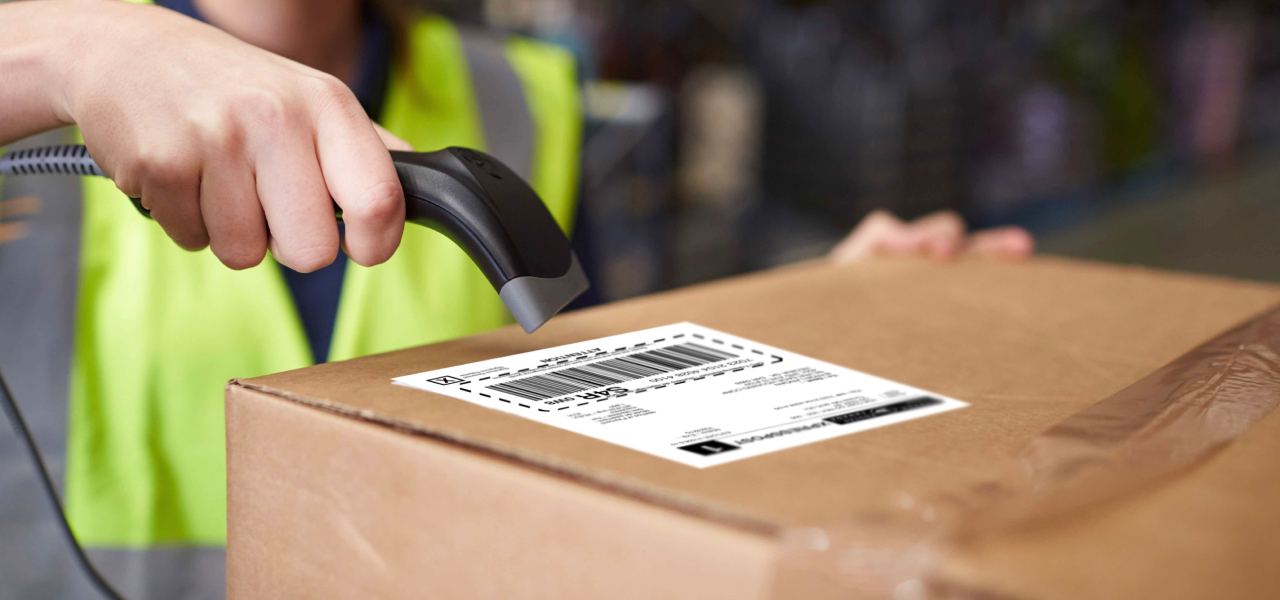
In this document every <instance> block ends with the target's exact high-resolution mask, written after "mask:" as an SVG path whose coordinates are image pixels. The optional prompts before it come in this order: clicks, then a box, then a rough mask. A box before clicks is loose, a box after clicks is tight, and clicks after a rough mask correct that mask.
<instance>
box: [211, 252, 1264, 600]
mask: <svg viewBox="0 0 1280 600" xmlns="http://www.w3.org/2000/svg"><path fill="white" fill-rule="evenodd" d="M1277 301H1280V288H1277V287H1275V286H1266V285H1261V284H1254V283H1245V282H1238V281H1230V280H1224V279H1216V278H1209V277H1202V276H1190V275H1182V274H1172V273H1164V272H1154V271H1148V270H1143V269H1137V268H1128V267H1116V266H1103V265H1098V264H1088V263H1079V262H1070V261H1065V260H1057V259H1045V258H1042V259H1036V260H1032V261H1029V262H1025V263H999V262H980V261H964V262H960V263H957V264H946V265H939V264H931V263H928V262H923V261H892V260H885V261H875V262H870V263H865V264H858V265H854V266H849V267H833V266H828V265H825V264H808V265H801V266H796V267H790V268H784V269H779V270H774V271H770V272H766V273H761V274H756V275H752V276H748V277H743V278H738V279H733V280H728V281H723V282H718V283H713V284H710V285H703V286H698V287H694V288H689V289H684V290H678V291H675V292H670V293H665V294H659V295H655V296H650V297H645V298H639V299H635V300H630V301H626V302H620V303H616V304H612V305H608V306H604V307H600V308H596V309H592V310H587V311H580V312H576V313H571V314H567V315H564V316H562V317H558V318H556V319H554V320H552V321H551V323H549V324H548V325H547V326H546V327H544V329H543V330H541V331H539V332H537V333H536V334H534V335H530V336H526V335H525V334H523V333H521V332H520V331H519V330H518V329H516V328H506V329H503V330H500V331H496V332H492V333H489V334H485V335H480V336H476V337H472V338H467V339H462V340H457V341H453V342H448V343H442V344H436V345H432V346H425V347H421V348H413V349H409V350H404V351H401V352H395V353H390V354H385V355H379V356H373V357H368V358H364V359H359V360H354V361H348V362H342V363H334V364H328V365H321V366H317V367H312V368H308V369H302V370H298V371H292V372H287V373H281V374H276V375H271V376H266V377H259V378H255V379H248V380H241V381H235V382H233V383H232V384H231V385H230V386H229V388H228V392H227V437H228V477H229V481H228V494H229V500H228V503H229V515H228V517H229V539H228V584H229V592H230V595H231V596H233V597H240V598H258V597H376V598H393V597H403V598H419V597H439V598H457V597H487V598H510V597H536V598H569V597H575V598H576V597H583V598H591V597H606V596H607V597H623V598H676V597H679V598H712V597H715V598H775V597H788V596H792V595H798V594H800V592H797V591H795V590H800V589H807V588H805V587H804V586H803V585H801V586H799V587H796V586H795V582H794V578H795V577H797V573H799V574H800V575H799V576H800V577H804V576H805V575H804V573H805V571H804V569H803V568H801V569H799V570H797V569H796V566H797V565H796V564H795V561H796V560H797V557H799V558H800V559H801V560H803V556H804V555H803V553H796V552H795V544H794V540H795V539H796V534H797V532H800V533H805V532H808V533H810V534H812V533H813V532H818V533H819V534H821V533H822V532H823V528H824V526H825V524H835V523H842V522H845V521H846V520H847V517H848V516H849V515H853V514H862V513H874V512H875V511H880V510H885V509H894V507H900V506H901V505H902V504H903V503H904V502H909V501H911V500H912V499H918V498H930V497H937V496H938V495H939V494H945V493H946V492H947V490H959V489H966V488H971V487H973V486H974V485H975V484H980V483H981V482H983V481H985V480H988V479H990V478H993V477H998V476H999V473H1001V472H1002V469H1004V468H1005V467H1006V466H1007V465H1008V464H1009V463H1010V461H1012V460H1014V459H1016V457H1017V456H1018V455H1019V452H1020V450H1021V449H1022V448H1023V447H1025V446H1026V444H1027V443H1028V442H1029V441H1030V440H1032V439H1034V438H1035V437H1036V436H1037V435H1039V434H1040V433H1041V432H1043V431H1045V430H1046V429H1049V428H1050V427H1052V426H1053V425H1054V424H1055V423H1058V422H1060V421H1062V420H1063V419H1065V418H1067V417H1069V416H1070V415H1072V414H1073V413H1075V412H1077V411H1079V410H1081V409H1083V408H1086V407H1088V406H1090V405H1092V404H1094V403H1097V402H1098V401H1100V400H1102V399H1104V398H1106V397H1107V396H1109V395H1111V394H1113V393H1115V392H1117V391H1118V390H1121V389H1122V388H1125V387H1126V386H1127V385H1128V384H1130V383H1132V382H1134V381H1136V380H1138V379H1140V378H1142V377H1143V376H1144V375H1146V374H1147V373H1150V372H1151V371H1153V370H1155V369H1157V368H1158V367H1160V366H1161V365H1164V364H1165V363H1168V362H1169V361H1170V360H1172V359H1174V358H1176V357H1178V356H1179V355H1181V354H1182V353H1184V352H1186V351H1188V350H1189V349H1191V348H1193V347H1195V346H1197V345H1198V344H1199V343H1201V342H1203V341H1204V340H1206V339H1209V338H1211V337H1213V336H1214V335H1216V334H1218V333H1219V332H1221V331H1223V330H1225V329H1228V328H1229V327H1231V326H1233V325H1235V324H1237V323H1239V322H1241V321H1242V320H1245V319H1247V318H1249V317H1250V316H1251V315H1254V314H1256V313H1258V312H1259V311H1262V310H1263V309H1265V308H1267V307H1268V306H1271V305H1273V304H1275V303H1276V302H1277ZM679 321H692V322H694V323H698V324H701V325H706V326H708V327H712V328H716V329H720V330H723V331H726V332H729V333H732V334H736V335H739V336H742V337H746V338H749V339H752V340H756V341H759V342H763V343H767V344H771V345H774V346H778V347H781V348H784V349H787V350H791V351H794V352H798V353H801V354H805V355H809V356H812V357H816V358H819V359H823V360H827V361H830V362H833V363H836V364H839V365H843V366H846V367H850V368H853V369H857V370H860V371H864V372H868V373H872V374H876V375H880V376H883V377H887V378H889V379H893V380H896V381H900V382H903V383H907V384H910V385H913V386H917V387H920V388H924V389H928V390H932V391H935V392H938V393H940V394H944V395H947V396H951V397H954V398H958V399H961V400H964V401H966V402H969V403H970V404H971V405H972V406H971V407H969V408H966V409H963V410H958V411H952V412H948V413H945V414H941V415H936V416H931V417H927V418H922V419H917V420H913V421H910V422H906V423H901V424H897V425H893V426H888V427H883V428H879V429H875V430H871V431H867V432H863V433H858V434H854V435H847V436H844V437H839V438H835V439H832V440H828V441H823V442H818V443H814V444H810V445H806V446H801V447H798V448H793V449H790V450H786V451H782V452H776V453H773V454H769V455H766V456H761V457H757V458H751V459H748V460H742V461H738V462H733V463H729V464H725V465H721V466H717V467H712V468H708V469H695V468H690V467H686V466H683V465H680V464H676V463H674V462H670V461H667V460H663V459H660V458H657V457H653V456H650V455H647V454H643V453H640V452H635V451H632V450H628V449H626V448H622V447H620V446H615V445H611V444H609V443H606V442H603V441H599V440H596V439H592V438H588V437H585V436H581V435H577V434H574V433H570V432H567V431H563V430H560V429H557V428H553V427H549V426H546V425H541V424H539V423H536V422H534V421H531V420H526V419H522V418H519V417H515V416H511V415H507V414H504V413H500V412H498V411H494V410H490V409H486V408H483V407H481V406H477V405H473V404H470V403H467V402H463V401H460V400H456V399H452V398H448V397H444V396H439V395H433V394H430V393H427V392H423V391H418V390H414V389H409V388H406V387H401V386H396V385H393V384H392V383H391V378H392V377H395V376H399V375H406V374H410V373H416V372H421V371H426V370H430V369H436V368H441V367H445V366H450V365H456V364H462V363H467V362H473V361H478V360H483V359H488V358H494V357H498V356H504V355H509V354H514V353H519V352H526V351H530V350H535V349H540V348H546V347H551V346H556V345H560V344H565V343H570V342H576V341H582V340H587V339H592V338H597V337H602V336H608V335H614V334H618V333H623V332H628V331H633V330H637V329H642V328H647V327H652V326H657V325H663V324H668V323H673V322H679ZM1277 507H1280V417H1277V416H1276V415H1275V414H1270V415H1268V416H1267V417H1265V418H1262V419H1261V420H1260V421H1259V422H1257V423H1256V424H1254V425H1253V426H1252V427H1251V428H1249V429H1248V431H1247V432H1246V433H1245V434H1244V435H1242V436H1241V437H1240V438H1239V439H1238V440H1237V441H1236V443H1234V444H1232V445H1230V446H1229V447H1227V448H1226V449H1224V450H1222V451H1220V452H1217V453H1216V454H1214V455H1213V456H1211V457H1210V458H1208V459H1207V460H1205V461H1203V462H1202V464H1198V465H1197V466H1196V467H1195V468H1193V469H1189V470H1186V472H1182V473H1178V474H1177V476H1176V477H1166V478H1163V479H1161V480H1160V481H1158V482H1156V483H1152V484H1148V485H1145V486H1144V487H1143V489H1142V490H1140V491H1139V492H1138V493H1133V494H1129V495H1127V496H1125V497H1123V498H1120V499H1117V500H1113V501H1110V502H1105V503H1101V504H1099V505H1098V506H1095V507H1092V508H1090V509H1087V510H1084V511H1082V512H1078V513H1076V514H1073V515H1071V516H1070V518H1064V519H1060V520H1057V521H1054V522H1052V523H1046V524H1040V525H1037V526H1036V527H1031V528H1018V529H1012V530H1010V531H1008V532H1005V533H1002V534H1000V535H995V536H991V537H989V538H987V539H983V540H981V542H980V543H973V544H968V545H966V546H964V547H963V548H962V549H959V550H956V551H951V552H948V553H947V554H946V556H945V557H944V558H943V559H941V560H940V561H939V567H938V570H939V571H941V572H945V574H946V577H947V579H948V580H949V581H951V582H952V583H954V584H955V585H956V586H957V587H955V588H952V591H953V592H954V591H955V590H957V589H958V590H969V591H970V592H972V591H973V590H982V593H984V594H988V595H992V594H994V595H1010V596H1018V597H1038V598H1080V597H1090V598H1097V597H1114V598H1131V597H1138V596H1142V597H1165V598H1183V597H1185V598H1193V597H1280V569H1276V568H1275V566H1276V565H1277V564H1280V535H1277V532H1280V509H1278V508H1277ZM848 533H849V532H848V531H845V532H844V533H843V535H845V536H847V535H848ZM855 533H856V532H855ZM833 543H834V542H833ZM890 550H892V548H888V550H886V552H887V554H886V555H887V556H889V557H890V559H891V558H892V552H891V551H890ZM884 559H885V557H884V556H878V557H877V560H884ZM904 560H906V559H905V558H904ZM801 567H803V565H801ZM821 568H822V567H821V566H816V567H815V569H821ZM908 571H909V569H908ZM837 579H838V577H837ZM904 585H905V584H904ZM831 589H839V588H838V586H837V588H823V593H833V592H831ZM892 591H894V590H893V589H889V590H887V591H886V593H890V592H892ZM918 591H919V588H916V587H910V586H905V587H904V586H899V588H897V589H896V592H897V593H898V594H899V595H908V596H909V595H911V594H913V593H916V592H918ZM807 593H808V592H806V594H807ZM813 593H817V592H813ZM835 593H836V594H837V595H843V594H842V593H840V592H835ZM848 593H854V592H853V591H848Z"/></svg>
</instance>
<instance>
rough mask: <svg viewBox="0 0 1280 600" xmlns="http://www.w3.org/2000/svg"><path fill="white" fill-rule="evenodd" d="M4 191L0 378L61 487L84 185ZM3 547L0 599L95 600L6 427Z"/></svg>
mask: <svg viewBox="0 0 1280 600" xmlns="http://www.w3.org/2000/svg"><path fill="white" fill-rule="evenodd" d="M70 138H71V132H70V131H69V130H65V129H64V130H57V131H51V132H48V133H45V134H41V135H38V136H34V137H31V138H28V139H25V140H23V141H21V142H18V143H17V144H14V145H13V146H11V147H12V148H23V147H28V146H40V145H49V144H62V143H67V142H69V141H70ZM0 189H2V193H0V199H3V201H4V202H5V204H3V205H0V206H2V207H5V208H0V211H3V213H8V214H2V213H0V218H3V219H4V220H5V221H6V222H20V223H22V224H23V225H24V226H25V229H26V234H25V236H23V237H22V238H19V239H16V240H10V241H8V242H4V241H0V369H3V371H4V376H5V379H6V380H8V382H9V384H10V386H11V387H12V389H13V393H14V395H15V396H16V398H17V400H18V403H19V405H20V407H21V408H22V414H23V417H24V418H25V419H26V421H27V424H28V425H29V426H30V427H31V430H32V432H33V433H34V434H35V437H36V441H37V443H39V445H40V450H41V451H42V453H43V455H44V459H45V463H46V465H47V466H48V468H49V470H50V471H51V473H50V474H51V475H52V476H53V479H54V481H55V482H58V484H59V485H61V482H62V476H63V472H64V467H65V460H66V447H67V437H66V432H67V398H68V391H67V385H68V376H69V374H70V373H71V354H72V344H73V340H74V332H75V315H76V292H77V289H76V288H77V286H78V283H79V278H80V273H79V271H80V269H79V267H80V236H81V227H80V226H81V218H82V209H83V205H82V204H81V196H82V194H81V187H80V180H79V179H78V178H75V177H66V176H58V175H24V176H21V177H8V178H5V179H3V180H2V181H0ZM32 197H34V198H37V199H38V202H39V205H38V210H37V211H36V212H35V213H34V214H27V215H21V216H13V215H12V210H13V208H14V207H16V206H20V205H22V206H26V207H30V206H31V205H32V204H33V203H32V202H31V201H29V200H27V201H22V200H18V199H20V198H32ZM15 200H17V202H14V201H15ZM11 217H12V218H11ZM0 539H3V540H4V542H3V543H0V582H3V583H2V584H0V588H3V590H2V593H0V596H4V595H5V594H13V595H14V596H13V597H18V598H81V597H84V598H92V597H96V594H94V593H93V591H92V588H90V587H89V586H88V584H87V583H85V581H84V579H83V578H82V577H80V576H79V574H78V573H77V571H76V567H75V564H74V563H73V562H72V560H71V554H70V553H69V552H68V550H67V548H66V545H65V543H64V541H63V539H62V535H61V533H60V532H59V530H58V526H57V521H56V520H55V517H54V515H53V512H52V508H51V507H50V506H49V504H48V502H47V500H45V497H44V496H43V495H42V494H41V492H40V488H39V482H38V480H37V479H36V475H35V472H34V471H33V470H32V466H31V463H30V460H29V459H28V458H27V454H26V452H25V450H24V449H23V448H22V447H21V446H20V445H19V444H18V441H17V439H16V437H15V436H14V434H13V433H12V429H11V428H10V427H9V426H8V424H5V425H4V426H0Z"/></svg>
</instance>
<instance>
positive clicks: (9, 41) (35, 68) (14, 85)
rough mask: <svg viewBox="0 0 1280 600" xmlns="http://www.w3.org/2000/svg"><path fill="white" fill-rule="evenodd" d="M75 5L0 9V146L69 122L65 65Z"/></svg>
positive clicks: (45, 3) (38, 4)
mask: <svg viewBox="0 0 1280 600" xmlns="http://www.w3.org/2000/svg"><path fill="white" fill-rule="evenodd" d="M91 10H93V9H92V7H89V6H85V5H84V3H80V2H64V1H53V0H46V1H39V2H10V3H4V4H0V145H3V144H6V143H9V142H12V141H14V140H18V139H21V138H23V137H26V136H28V135H31V134H34V133H39V132H41V131H45V130H48V129H53V128H55V127H58V126H60V125H64V124H67V123H70V122H71V118H70V116H69V115H68V114H67V110H66V101H65V96H66V95H65V89H66V76H65V74H66V68H65V66H66V64H65V61H66V60H67V57H69V56H71V55H72V54H73V52H74V50H73V48H72V45H73V44H78V43H80V42H82V40H79V39H77V37H78V36H76V35H75V34H74V33H73V32H72V31H71V29H74V23H75V22H77V21H79V19H78V17H77V16H76V14H75V11H91Z"/></svg>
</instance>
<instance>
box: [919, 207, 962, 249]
mask: <svg viewBox="0 0 1280 600" xmlns="http://www.w3.org/2000/svg"><path fill="white" fill-rule="evenodd" d="M966 229H967V227H965V224H964V219H962V218H960V215H958V214H956V213H955V212H954V211H949V210H947V211H938V212H935V213H931V214H928V215H925V216H923V217H920V218H919V219H916V220H915V221H914V222H912V223H911V230H912V233H913V234H914V235H915V237H916V240H915V242H916V244H917V245H918V246H919V250H918V251H919V253H922V254H927V255H928V256H929V257H931V258H935V259H939V260H946V259H949V258H952V257H954V256H955V255H957V254H959V253H960V252H961V251H962V250H963V249H964V245H965V231H966Z"/></svg>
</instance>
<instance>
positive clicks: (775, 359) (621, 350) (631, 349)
mask: <svg viewBox="0 0 1280 600" xmlns="http://www.w3.org/2000/svg"><path fill="white" fill-rule="evenodd" d="M685 336H689V337H693V338H697V339H699V340H703V341H707V342H711V343H713V344H719V345H721V346H728V347H730V348H733V349H735V350H741V351H743V352H749V353H751V354H756V355H759V356H761V357H769V358H770V359H772V360H770V361H769V362H764V359H763V358H761V359H760V360H761V362H757V363H755V364H750V365H745V366H741V367H735V368H732V369H726V370H724V371H718V372H715V373H708V374H706V375H699V376H697V377H689V378H686V379H681V380H679V381H669V382H666V383H659V384H654V385H650V386H646V387H642V388H637V389H634V390H628V391H626V392H623V393H620V394H617V395H614V396H606V397H604V398H599V399H596V400H594V402H604V401H606V400H617V399H619V398H625V397H627V396H630V395H632V394H642V393H644V392H648V391H651V390H660V389H662V388H665V387H668V386H673V387H674V386H677V385H681V384H685V383H689V382H691V381H699V380H702V379H707V378H708V377H719V376H721V375H727V374H729V373H738V372H740V371H745V370H747V369H755V368H759V367H763V366H765V365H766V364H769V365H776V364H778V363H780V362H782V357H781V356H778V355H777V354H772V353H768V352H764V351H763V350H760V349H758V348H748V347H745V346H743V345H742V344H737V343H734V342H727V341H725V340H722V339H719V338H716V337H710V336H706V335H703V334H701V333H688V334H686V333H678V334H676V335H673V336H670V338H667V337H660V338H657V339H655V340H651V341H648V342H640V343H638V344H632V345H630V346H619V347H617V348H614V349H613V350H602V351H600V352H595V353H592V354H584V355H582V356H578V357H574V358H566V359H564V360H558V361H556V362H552V363H547V364H544V365H539V366H537V367H525V368H523V369H517V370H514V371H507V372H506V373H499V374H498V375H485V376H484V377H477V378H476V379H474V380H472V381H486V380H498V379H503V378H505V377H523V376H525V375H536V374H538V373H541V372H543V371H554V370H556V369H560V368H563V367H564V366H565V365H570V364H574V363H579V362H582V361H588V360H595V359H599V358H606V357H610V356H619V355H626V354H632V353H635V352H639V351H640V350H642V349H644V348H646V347H648V346H652V345H654V344H661V343H662V342H665V341H667V340H668V339H671V340H677V339H680V338H682V337H685ZM690 368H692V367H690ZM632 381H635V380H632ZM468 383H470V382H468ZM457 389H458V391H460V392H466V393H468V394H476V395H478V396H481V397H483V398H488V399H490V400H497V401H499V402H504V403H507V404H510V405H512V406H519V407H521V408H527V409H530V410H536V411H538V412H544V413H551V412H559V411H562V410H568V409H571V408H579V407H582V406H586V405H588V404H591V403H592V402H593V401H592V400H587V401H585V402H579V403H577V404H567V405H565V406H561V407H557V408H538V407H536V406H531V405H529V404H527V403H525V402H523V401H521V400H513V399H510V398H505V397H503V396H501V395H498V394H488V393H485V392H481V391H478V390H471V389H468V388H465V387H462V386H458V388H457ZM566 395H568V394H566ZM556 397H557V398H560V397H563V396H556Z"/></svg>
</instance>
